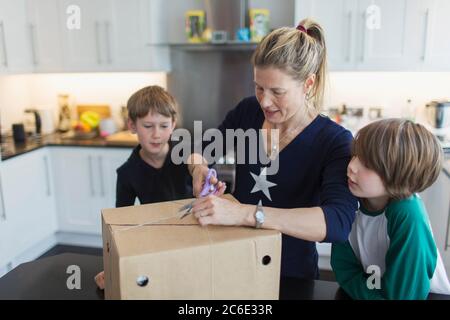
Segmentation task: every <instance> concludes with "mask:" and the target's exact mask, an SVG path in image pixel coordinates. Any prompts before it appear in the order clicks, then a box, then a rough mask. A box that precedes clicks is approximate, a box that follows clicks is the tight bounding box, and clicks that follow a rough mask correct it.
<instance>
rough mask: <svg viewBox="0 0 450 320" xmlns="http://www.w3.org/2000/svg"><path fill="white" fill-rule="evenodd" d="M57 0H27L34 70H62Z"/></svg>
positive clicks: (59, 7) (58, 5)
mask: <svg viewBox="0 0 450 320" xmlns="http://www.w3.org/2000/svg"><path fill="white" fill-rule="evenodd" d="M60 10H61V6H60V1H59V0H39V1H36V0H27V13H28V39H29V41H30V45H31V54H32V62H33V69H34V71H35V72H60V71H62V70H63V54H62V38H61V30H62V28H61V20H60V19H61V16H60V14H59V13H60Z"/></svg>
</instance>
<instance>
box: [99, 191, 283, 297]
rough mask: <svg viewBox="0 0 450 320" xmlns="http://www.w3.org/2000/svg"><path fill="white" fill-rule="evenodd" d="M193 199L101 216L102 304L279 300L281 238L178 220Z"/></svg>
mask: <svg viewBox="0 0 450 320" xmlns="http://www.w3.org/2000/svg"><path fill="white" fill-rule="evenodd" d="M225 197H227V198H228V199H231V200H233V201H236V200H235V199H234V198H233V197H231V196H230V195H225ZM192 200H193V199H186V200H178V201H170V202H161V203H155V204H147V205H140V206H132V207H123V208H116V209H105V210H102V228H103V263H104V268H105V298H106V299H173V300H178V299H188V300H190V299H278V294H279V283H280V259H281V234H280V233H279V232H278V231H274V230H263V229H254V228H247V227H225V226H206V227H202V226H200V225H199V224H198V221H197V219H196V218H195V217H194V216H193V215H192V214H190V215H188V216H186V217H185V218H183V219H180V217H181V215H182V213H179V212H178V210H179V209H180V207H181V206H183V205H184V204H187V203H189V202H190V201H192Z"/></svg>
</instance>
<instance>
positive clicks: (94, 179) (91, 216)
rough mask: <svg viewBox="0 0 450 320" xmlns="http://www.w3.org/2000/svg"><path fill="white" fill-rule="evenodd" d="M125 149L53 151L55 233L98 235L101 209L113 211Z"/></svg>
mask: <svg viewBox="0 0 450 320" xmlns="http://www.w3.org/2000/svg"><path fill="white" fill-rule="evenodd" d="M130 153H131V149H128V148H119V149H113V148H108V149H105V148H86V147H70V148H68V147H52V149H51V154H52V157H53V164H54V167H53V169H54V173H55V175H54V176H55V186H56V189H57V194H56V199H57V212H58V229H59V230H60V231H62V232H76V233H90V234H101V209H104V208H113V207H115V195H116V189H115V188H116V169H117V168H118V167H119V166H120V165H121V164H123V163H124V162H125V161H126V160H127V159H128V157H129V156H130Z"/></svg>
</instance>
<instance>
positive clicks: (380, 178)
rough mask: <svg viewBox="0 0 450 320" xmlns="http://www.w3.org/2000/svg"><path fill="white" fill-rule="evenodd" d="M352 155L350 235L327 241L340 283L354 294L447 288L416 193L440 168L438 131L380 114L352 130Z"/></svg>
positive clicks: (411, 294) (420, 293) (416, 294)
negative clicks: (353, 204)
mask: <svg viewBox="0 0 450 320" xmlns="http://www.w3.org/2000/svg"><path fill="white" fill-rule="evenodd" d="M352 156H353V158H352V160H351V162H350V164H349V165H348V169H347V176H348V186H349V189H350V191H351V192H352V194H353V195H354V196H356V197H358V198H359V200H360V207H359V210H358V211H357V212H356V218H355V221H354V223H353V226H352V230H351V232H350V235H349V237H348V241H346V242H345V243H335V244H333V246H332V252H331V265H332V267H333V271H334V272H335V275H336V279H337V281H338V282H339V285H340V286H341V287H342V288H343V289H344V291H345V292H346V293H347V294H349V295H350V296H351V297H352V298H353V299H426V298H427V296H428V293H429V292H435V293H444V294H449V293H450V284H449V282H448V279H447V275H446V273H445V269H444V265H443V263H442V260H441V257H440V255H439V252H438V250H437V248H436V244H435V242H434V239H433V234H432V231H431V227H430V223H429V219H428V216H427V213H426V209H425V207H424V205H423V202H422V200H421V199H420V197H419V196H418V195H417V194H416V193H417V192H421V191H423V190H425V189H426V188H428V187H429V186H430V185H432V184H433V183H434V181H435V180H436V179H437V177H438V175H439V172H440V170H441V168H442V162H443V152H442V148H441V146H440V144H439V142H438V141H437V139H436V137H434V136H433V135H432V134H431V133H430V132H429V131H428V130H426V129H425V127H423V126H422V125H420V124H416V123H413V122H411V121H408V120H402V119H386V120H380V121H377V122H373V123H371V124H369V125H368V126H366V127H364V128H362V129H361V130H360V131H359V132H358V134H357V135H356V138H355V140H354V142H353V147H352ZM373 272H374V274H373V275H371V276H370V279H369V277H368V273H373ZM374 276H375V277H377V276H378V277H381V278H380V279H374V278H373V277H374ZM372 280H375V281H374V283H373V282H371V281H372ZM377 280H378V281H377ZM369 282H370V283H369ZM377 283H378V285H377Z"/></svg>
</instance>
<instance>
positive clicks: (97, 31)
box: [95, 21, 102, 64]
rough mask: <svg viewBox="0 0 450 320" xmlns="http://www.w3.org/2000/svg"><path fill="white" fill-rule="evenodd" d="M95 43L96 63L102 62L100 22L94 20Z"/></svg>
mask: <svg viewBox="0 0 450 320" xmlns="http://www.w3.org/2000/svg"><path fill="white" fill-rule="evenodd" d="M95 44H96V51H97V63H98V64H102V57H101V52H100V23H99V22H98V21H95Z"/></svg>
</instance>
